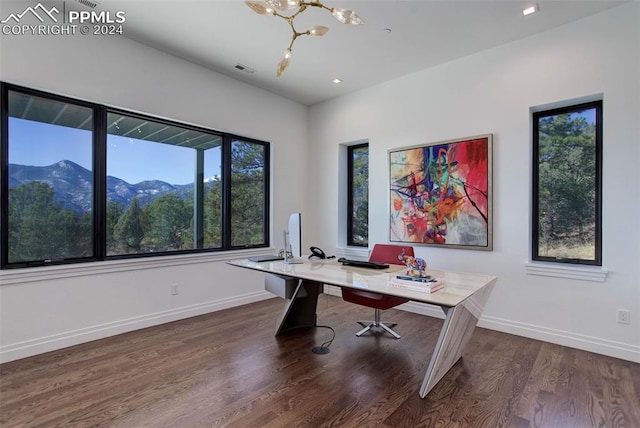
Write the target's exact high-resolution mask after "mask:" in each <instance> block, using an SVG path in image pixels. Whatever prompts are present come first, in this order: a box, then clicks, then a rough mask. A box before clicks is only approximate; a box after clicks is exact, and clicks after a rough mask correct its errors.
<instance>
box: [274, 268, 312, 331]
mask: <svg viewBox="0 0 640 428" xmlns="http://www.w3.org/2000/svg"><path fill="white" fill-rule="evenodd" d="M322 288H323V284H322V283H319V282H315V281H309V280H306V279H302V280H299V282H298V286H297V287H296V289H295V291H294V292H293V295H292V296H291V298H290V299H285V300H286V301H285V304H284V308H283V309H282V313H281V314H280V316H279V317H278V320H277V321H276V334H275V335H276V336H277V335H278V334H280V333H282V332H284V331H287V330H290V329H293V328H298V327H313V326H315V325H316V319H317V317H316V308H317V306H318V295H319V294H320V293H322Z"/></svg>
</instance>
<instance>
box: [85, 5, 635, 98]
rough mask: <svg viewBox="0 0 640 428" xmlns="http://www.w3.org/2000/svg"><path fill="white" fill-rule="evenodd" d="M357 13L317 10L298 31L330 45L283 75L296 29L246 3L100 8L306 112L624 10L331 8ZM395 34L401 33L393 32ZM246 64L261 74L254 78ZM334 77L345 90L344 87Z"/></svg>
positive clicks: (302, 41)
mask: <svg viewBox="0 0 640 428" xmlns="http://www.w3.org/2000/svg"><path fill="white" fill-rule="evenodd" d="M324 1H325V2H326V5H327V6H330V7H342V8H348V9H353V10H355V11H356V12H357V13H358V15H360V17H362V19H363V20H364V21H365V25H363V26H349V25H344V24H341V23H340V22H338V21H337V20H335V19H334V18H333V17H332V16H331V14H330V13H329V12H327V11H324V10H320V9H318V8H309V10H308V11H306V12H305V13H304V14H302V15H300V16H299V17H298V18H297V19H296V21H295V23H296V29H297V30H298V31H305V30H306V29H307V28H309V27H311V26H313V25H317V24H320V25H326V26H327V27H329V28H330V30H329V32H328V33H327V34H326V35H324V36H323V37H310V36H305V37H300V38H298V40H297V41H296V43H295V45H294V47H293V56H292V59H291V65H290V66H289V68H288V69H287V70H286V71H285V72H284V74H283V75H282V77H280V78H277V77H276V66H277V63H278V61H279V60H280V58H281V56H282V54H283V52H284V50H285V49H286V48H287V47H288V46H289V42H290V39H291V29H290V27H289V26H288V24H287V23H286V22H285V21H284V20H282V19H279V18H276V17H273V16H263V15H258V14H256V13H254V12H253V11H252V10H251V9H249V8H248V7H247V6H246V5H245V4H244V1H241V0H226V1H221V0H216V1H205V0H200V1H187V0H182V1H177V0H174V1H167V0H164V1H162V0H137V1H131V0H126V1H125V0H98V2H99V6H98V8H97V9H98V10H105V11H112V13H115V11H118V10H122V11H125V13H126V22H125V23H124V24H123V29H124V35H125V36H126V37H128V38H130V39H133V40H136V41H138V42H140V43H144V44H146V45H149V46H152V47H154V48H157V49H160V50H162V51H165V52H168V53H170V54H173V55H175V56H178V57H181V58H183V59H186V60H188V61H191V62H193V63H196V64H199V65H201V66H203V67H206V68H208V69H211V70H214V71H216V72H219V73H222V74H224V75H227V76H230V77H232V78H234V79H237V80H240V81H243V82H246V83H248V84H250V85H253V86H256V87H259V88H262V89H265V90H267V91H270V92H273V93H276V94H279V95H282V96H284V97H286V98H289V99H291V100H294V101H298V102H300V103H302V104H305V105H313V104H316V103H319V102H322V101H325V100H328V99H331V98H335V97H338V96H341V95H345V94H347V93H351V92H354V91H357V90H360V89H363V88H366V87H370V86H373V85H376V84H379V83H382V82H385V81H388V80H392V79H395V78H398V77H400V76H403V75H407V74H410V73H414V72H416V71H419V70H423V69H425V68H428V67H433V66H435V65H438V64H442V63H445V62H448V61H451V60H453V59H456V58H460V57H463V56H466V55H470V54H473V53H475V52H479V51H482V50H485V49H490V48H492V47H495V46H498V45H502V44H505V43H509V42H512V41H514V40H518V39H521V38H524V37H527V36H530V35H533V34H536V33H540V32H543V31H546V30H549V29H551V28H554V27H557V26H560V25H562V24H565V23H568V22H571V21H574V20H578V19H581V18H584V17H586V16H589V15H592V14H595V13H598V12H601V11H603V10H605V9H608V8H611V7H615V6H618V5H620V4H622V3H623V2H622V1H614V0H587V1H582V0H569V1H560V0H549V1H540V0H538V2H537V3H538V4H539V6H540V11H539V12H538V13H537V14H534V15H530V16H527V17H524V16H523V15H522V12H521V10H522V9H523V8H524V7H526V6H527V5H530V4H533V3H534V2H531V1H528V0H493V1H484V0H472V1H459V0H440V1H433V0H431V1H428V0H395V1H381V0H353V1H340V0H324ZM385 29H390V30H391V31H390V32H389V31H386V30H385ZM236 64H243V65H245V66H248V67H250V68H253V69H255V73H253V74H248V73H246V72H243V71H240V70H237V69H236V68H235V66H236ZM334 77H339V78H341V79H343V81H344V82H343V83H341V84H337V85H336V84H334V83H332V82H331V80H332V79H333V78H334Z"/></svg>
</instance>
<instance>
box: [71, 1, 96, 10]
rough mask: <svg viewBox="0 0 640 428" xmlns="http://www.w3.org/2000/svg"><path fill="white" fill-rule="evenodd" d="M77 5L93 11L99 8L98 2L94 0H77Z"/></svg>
mask: <svg viewBox="0 0 640 428" xmlns="http://www.w3.org/2000/svg"><path fill="white" fill-rule="evenodd" d="M76 3H80V4H81V5H83V6H86V7H88V8H91V9H95V8H96V6H98V4H99V3H98V2H97V1H93V0H76Z"/></svg>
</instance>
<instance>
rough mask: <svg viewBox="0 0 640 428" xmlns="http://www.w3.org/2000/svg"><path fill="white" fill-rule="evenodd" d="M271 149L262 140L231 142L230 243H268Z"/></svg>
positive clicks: (240, 244) (238, 244)
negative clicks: (266, 171) (267, 169)
mask: <svg viewBox="0 0 640 428" xmlns="http://www.w3.org/2000/svg"><path fill="white" fill-rule="evenodd" d="M268 153H269V152H268V150H267V146H266V145H264V144H262V143H256V142H250V141H247V140H238V139H233V140H232V142H231V169H230V170H231V198H230V204H229V205H230V207H231V209H230V219H229V220H230V223H231V234H230V237H231V247H247V246H255V245H266V244H267V242H266V238H267V233H266V229H267V204H266V201H267V200H268V190H269V189H268V187H267V181H266V176H265V165H266V163H267V159H268Z"/></svg>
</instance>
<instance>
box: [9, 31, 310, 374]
mask: <svg viewBox="0 0 640 428" xmlns="http://www.w3.org/2000/svg"><path fill="white" fill-rule="evenodd" d="M0 42H1V45H0V79H1V80H3V81H5V82H10V83H15V84H19V85H23V86H27V87H31V88H35V89H41V90H44V91H48V92H54V93H59V94H63V95H67V96H71V97H77V98H81V99H85V100H89V101H95V102H99V103H103V104H107V105H111V106H115V107H120V108H123V109H128V110H132V111H138V112H142V113H146V114H150V115H154V116H158V117H165V118H170V119H174V120H178V121H184V122H187V123H193V124H196V125H200V126H204V127H209V128H212V129H218V130H224V131H228V132H232V133H235V134H238V135H242V136H246V137H252V138H256V139H260V140H265V141H269V142H271V160H272V197H273V199H272V201H273V203H272V213H271V214H272V218H273V220H274V226H273V230H272V234H271V236H272V243H273V245H274V247H275V248H277V246H278V245H280V239H279V238H280V237H281V231H282V230H283V229H284V228H285V227H286V224H287V223H286V222H287V220H288V216H289V213H290V212H293V211H302V213H303V215H304V214H305V201H304V196H301V195H306V194H307V192H306V191H305V190H306V189H305V186H306V184H305V183H304V182H303V181H301V180H300V177H303V176H305V174H304V172H305V165H304V163H303V162H300V163H296V162H291V159H305V158H306V157H307V153H306V150H307V148H306V141H307V107H305V106H303V105H300V104H297V103H295V102H292V101H289V100H286V99H284V98H281V97H278V96H275V95H273V94H271V93H268V92H265V91H262V90H259V89H255V88H253V87H251V86H248V85H245V84H243V83H239V82H237V81H235V80H233V79H229V78H227V77H224V76H222V75H219V74H216V73H212V72H210V71H208V70H206V69H204V68H202V67H199V66H196V65H193V64H191V63H188V62H185V61H183V60H180V59H178V58H176V57H173V56H171V55H167V54H165V53H162V52H160V51H157V50H154V49H150V48H148V47H146V46H143V45H141V44H138V43H136V42H132V41H130V40H128V39H125V38H121V37H118V36H94V37H89V36H81V35H77V36H52V37H44V36H35V37H28V36H4V35H3V36H1V41H0ZM283 117H286V118H288V120H287V126H280V121H281V119H282V118H283ZM285 153H286V155H285ZM275 248H274V249H272V250H271V251H269V252H275V251H276V250H275ZM263 252H264V251H263ZM248 254H251V252H240V253H237V252H235V253H233V254H231V255H226V256H220V255H217V256H216V255H197V256H179V257H171V258H155V259H140V260H129V261H125V262H122V261H121V262H105V263H93V264H86V265H82V266H61V267H45V268H38V269H23V270H8V271H2V272H0V282H1V286H0V361H9V360H12V359H16V358H21V357H24V356H28V355H33V354H36V353H39V352H44V351H49V350H52V349H57V348H60V347H64V346H68V345H72V344H76V343H81V342H84V341H87V340H91V339H95V338H99V337H105V336H108V335H111V334H115V333H119V332H123V331H128V330H132V329H136V328H140V327H145V326H149V325H154V324H159V323H162V322H166V321H171V320H175V319H179V318H185V317H188V316H192V315H196V314H201V313H205V312H209V311H212V310H217V309H222V308H226V307H230V306H234V305H238V304H243V303H247V302H251V301H255V300H258V299H263V298H269V297H272V295H271V294H269V293H266V292H265V291H264V289H263V276H262V275H260V274H257V273H253V272H249V271H245V270H242V269H237V268H232V267H230V266H228V265H227V264H226V263H225V261H226V260H227V259H229V258H239V257H246V256H247V255H248ZM173 283H178V284H179V290H180V292H179V295H177V296H171V294H170V285H171V284H173Z"/></svg>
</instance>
